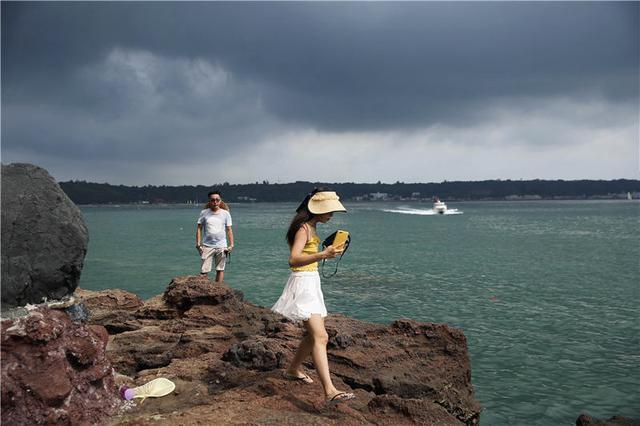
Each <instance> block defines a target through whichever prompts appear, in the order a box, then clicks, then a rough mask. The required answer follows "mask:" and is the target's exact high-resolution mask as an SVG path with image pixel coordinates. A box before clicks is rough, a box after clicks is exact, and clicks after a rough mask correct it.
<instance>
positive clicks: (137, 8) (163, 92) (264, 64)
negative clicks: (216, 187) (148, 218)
mask: <svg viewBox="0 0 640 426" xmlns="http://www.w3.org/2000/svg"><path fill="white" fill-rule="evenodd" d="M639 17H640V3H639V2H624V3H616V2H602V3H599V2H567V3H558V2H533V3H524V2H512V3H511V2H488V3H482V2H472V3H461V2H455V3H454V2H451V3H441V2H438V3H435V2H425V3H417V2H410V3H380V2H374V3H370V2H362V3H335V2H331V3H313V2H301V3H291V2H285V3H269V2H260V3H237V2H234V3H206V2H194V3H171V2H160V3H151V2H141V3H128V2H109V3H94V2H87V3H62V2H43V3H29V2H12V3H7V2H2V162H3V163H11V162H30V163H34V164H37V165H40V166H42V167H45V168H46V169H48V170H49V172H50V173H51V174H52V175H53V176H54V177H55V178H56V179H58V180H60V181H64V180H70V179H79V180H87V181H91V182H109V183H114V184H132V185H146V184H151V185H183V184H203V185H211V184H214V183H219V182H223V181H228V182H230V183H249V182H255V181H262V180H265V179H266V180H269V181H270V182H281V183H284V182H292V181H296V180H310V181H325V182H375V181H378V180H381V181H383V182H390V183H392V182H396V181H402V182H440V181H443V180H484V179H536V178H540V179H615V178H633V179H638V178H640V172H639V168H640V159H639V145H640V140H639V139H640V136H639V135H640V128H639V122H640V106H639V105H640V95H639V79H640V77H639V75H640V42H639V40H640V24H639V22H640V20H639Z"/></svg>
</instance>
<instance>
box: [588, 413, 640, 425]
mask: <svg viewBox="0 0 640 426" xmlns="http://www.w3.org/2000/svg"><path fill="white" fill-rule="evenodd" d="M576 426H640V421H637V420H634V419H631V418H629V417H622V416H613V417H611V418H610V419H609V420H598V419H594V418H593V417H591V416H589V415H588V414H581V415H580V417H578V419H577V420H576Z"/></svg>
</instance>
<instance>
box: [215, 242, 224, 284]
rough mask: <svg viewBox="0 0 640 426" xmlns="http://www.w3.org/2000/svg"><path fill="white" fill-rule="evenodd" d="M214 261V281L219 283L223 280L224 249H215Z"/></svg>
mask: <svg viewBox="0 0 640 426" xmlns="http://www.w3.org/2000/svg"><path fill="white" fill-rule="evenodd" d="M214 259H215V261H216V282H217V283H221V282H222V281H223V280H224V267H225V266H226V261H227V254H226V253H225V252H224V250H220V249H218V250H216V254H215V255H214Z"/></svg>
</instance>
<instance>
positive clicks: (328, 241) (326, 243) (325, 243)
mask: <svg viewBox="0 0 640 426" xmlns="http://www.w3.org/2000/svg"><path fill="white" fill-rule="evenodd" d="M337 233H338V231H336V232H334V233H333V234H331V235H329V236H328V237H327V238H326V239H325V240H324V241H323V242H322V247H325V248H326V247H328V246H330V245H331V244H332V243H333V240H334V239H335V238H336V234H337ZM349 244H351V234H349V236H347V241H345V242H344V249H342V253H340V257H338V260H337V261H336V267H335V269H334V270H333V273H332V274H331V275H325V273H324V262H325V261H326V260H327V259H322V265H321V266H320V270H321V272H322V276H323V277H324V278H331V277H333V276H334V275H335V274H337V273H338V265H339V264H340V261H341V260H342V256H344V254H345V253H346V252H347V249H348V248H349Z"/></svg>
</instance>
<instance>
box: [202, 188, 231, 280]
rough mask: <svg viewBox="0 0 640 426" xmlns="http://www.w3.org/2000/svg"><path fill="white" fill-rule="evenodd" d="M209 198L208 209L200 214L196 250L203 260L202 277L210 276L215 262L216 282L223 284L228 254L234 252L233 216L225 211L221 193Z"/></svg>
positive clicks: (210, 193)
mask: <svg viewBox="0 0 640 426" xmlns="http://www.w3.org/2000/svg"><path fill="white" fill-rule="evenodd" d="M208 197H209V202H208V203H207V205H206V207H207V208H205V209H204V210H202V211H201V212H200V217H198V221H197V227H196V248H197V249H198V252H199V253H200V260H201V266H200V275H205V276H208V274H209V272H211V267H212V263H213V262H214V261H215V265H216V282H222V281H223V280H224V267H225V263H226V259H227V253H231V251H233V231H232V230H231V214H229V212H228V211H227V210H225V208H226V205H225V204H224V202H223V201H222V196H221V195H220V192H218V191H212V192H209V194H208ZM227 237H228V238H229V244H227Z"/></svg>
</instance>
